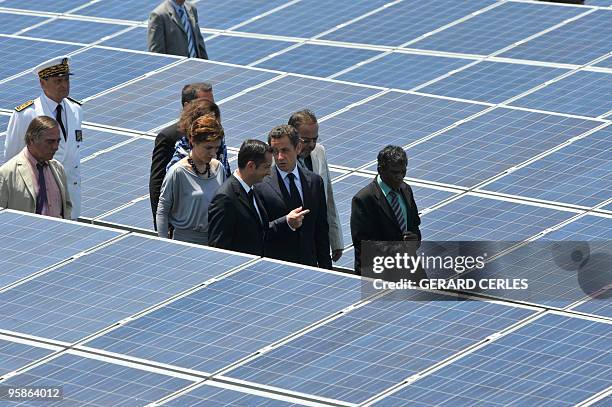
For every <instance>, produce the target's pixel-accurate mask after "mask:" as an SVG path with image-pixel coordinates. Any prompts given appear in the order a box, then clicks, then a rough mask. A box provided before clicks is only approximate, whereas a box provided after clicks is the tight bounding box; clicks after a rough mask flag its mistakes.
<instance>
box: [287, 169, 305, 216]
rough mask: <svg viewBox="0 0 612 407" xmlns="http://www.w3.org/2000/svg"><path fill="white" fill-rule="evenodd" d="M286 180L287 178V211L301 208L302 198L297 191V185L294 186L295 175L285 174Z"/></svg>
mask: <svg viewBox="0 0 612 407" xmlns="http://www.w3.org/2000/svg"><path fill="white" fill-rule="evenodd" d="M287 178H289V194H290V196H289V209H291V210H293V209H295V208H298V207H300V206H302V198H301V197H300V191H298V189H297V185H295V175H294V174H293V173H289V174H287Z"/></svg>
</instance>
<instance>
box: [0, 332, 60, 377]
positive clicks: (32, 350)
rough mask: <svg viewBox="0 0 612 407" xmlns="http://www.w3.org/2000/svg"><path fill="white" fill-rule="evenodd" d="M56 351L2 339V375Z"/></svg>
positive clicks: (0, 356)
mask: <svg viewBox="0 0 612 407" xmlns="http://www.w3.org/2000/svg"><path fill="white" fill-rule="evenodd" d="M54 352H55V351H53V350H51V349H48V348H39V347H36V346H31V345H28V344H24V343H19V342H12V341H8V340H5V339H0V377H6V375H7V374H10V373H12V372H14V371H16V370H18V369H21V368H23V367H24V366H27V365H29V364H31V363H34V362H36V361H37V360H40V359H43V358H45V357H47V356H49V355H50V354H52V353H54Z"/></svg>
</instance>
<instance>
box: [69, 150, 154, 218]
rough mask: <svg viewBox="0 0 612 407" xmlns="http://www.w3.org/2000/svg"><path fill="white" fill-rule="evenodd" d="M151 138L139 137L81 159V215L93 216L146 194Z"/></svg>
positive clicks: (147, 191)
mask: <svg viewBox="0 0 612 407" xmlns="http://www.w3.org/2000/svg"><path fill="white" fill-rule="evenodd" d="M151 151H153V140H152V139H145V138H139V139H134V141H133V142H131V143H128V144H125V145H123V146H121V147H118V148H116V149H113V150H110V151H108V152H105V153H104V154H100V155H98V156H96V157H94V158H92V159H91V160H87V161H85V162H81V174H82V175H83V176H82V191H81V197H82V208H83V209H82V212H81V216H84V217H87V218H95V217H97V216H100V215H102V214H104V213H106V212H108V211H110V210H113V209H115V208H118V207H119V206H121V205H125V204H127V203H129V202H130V201H132V200H133V199H136V198H139V197H141V196H143V195H146V194H148V193H149V187H148V182H149V171H150V166H151V161H150V159H149V157H150V156H151Z"/></svg>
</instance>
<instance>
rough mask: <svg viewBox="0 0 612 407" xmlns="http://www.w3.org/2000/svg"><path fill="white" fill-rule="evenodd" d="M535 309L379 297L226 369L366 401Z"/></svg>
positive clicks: (239, 376) (244, 376)
mask: <svg viewBox="0 0 612 407" xmlns="http://www.w3.org/2000/svg"><path fill="white" fill-rule="evenodd" d="M434 298H435V297H434ZM532 313H533V311H531V310H528V309H522V308H513V307H509V306H506V305H500V304H494V303H486V302H476V301H451V300H448V301H438V300H436V301H420V302H419V301H409V300H404V301H393V300H384V299H383V300H375V301H373V302H371V303H368V304H366V305H364V306H363V307H361V308H357V309H355V310H353V311H351V312H350V313H347V314H345V315H343V316H342V317H340V318H338V319H336V320H333V321H331V322H329V323H327V324H325V325H323V326H321V327H319V328H317V329H315V330H313V331H310V332H308V333H306V334H304V335H302V336H299V337H297V338H296V339H294V340H292V341H291V342H288V343H286V344H284V345H282V346H280V347H278V348H276V349H273V350H271V351H269V352H267V353H264V354H262V355H261V356H259V357H257V358H256V359H254V360H252V361H251V362H248V363H246V364H244V365H243V366H239V367H237V368H235V369H233V370H230V371H229V372H227V373H224V376H229V377H232V378H236V379H240V380H246V381H249V382H254V383H259V384H265V385H268V386H274V387H277V388H282V389H288V390H291V391H298V392H302V393H307V394H314V395H316V396H323V397H328V398H331V399H334V400H339V401H344V402H351V403H360V402H363V401H365V400H367V399H368V398H370V397H372V396H375V395H376V394H378V393H379V392H381V391H384V390H385V389H387V388H389V387H391V386H393V385H395V384H398V383H400V382H401V381H402V380H404V379H406V378H407V377H409V376H411V375H413V374H415V373H418V372H420V371H422V370H424V369H426V368H428V367H431V366H432V365H434V364H436V363H438V362H441V361H443V360H445V359H447V358H449V357H451V356H453V355H454V354H456V353H457V352H461V351H462V350H464V349H466V348H467V347H469V346H471V345H474V344H475V343H478V342H479V341H482V340H484V339H485V338H487V337H488V336H489V335H492V334H494V333H496V332H497V331H499V330H500V329H504V328H507V327H509V326H511V325H513V324H515V323H516V322H518V321H520V320H522V319H524V318H526V317H528V316H529V315H531V314H532Z"/></svg>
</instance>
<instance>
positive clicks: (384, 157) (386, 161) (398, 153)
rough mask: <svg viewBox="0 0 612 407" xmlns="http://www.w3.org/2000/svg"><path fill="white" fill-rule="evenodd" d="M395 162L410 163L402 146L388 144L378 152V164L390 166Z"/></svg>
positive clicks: (383, 166) (385, 166) (382, 166)
mask: <svg viewBox="0 0 612 407" xmlns="http://www.w3.org/2000/svg"><path fill="white" fill-rule="evenodd" d="M393 164H403V165H406V164H408V156H407V155H406V152H405V151H404V149H403V148H401V147H400V146H386V147H385V148H383V149H382V150H380V151H379V152H378V166H379V167H381V168H388V167H389V166H390V165H393Z"/></svg>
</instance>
